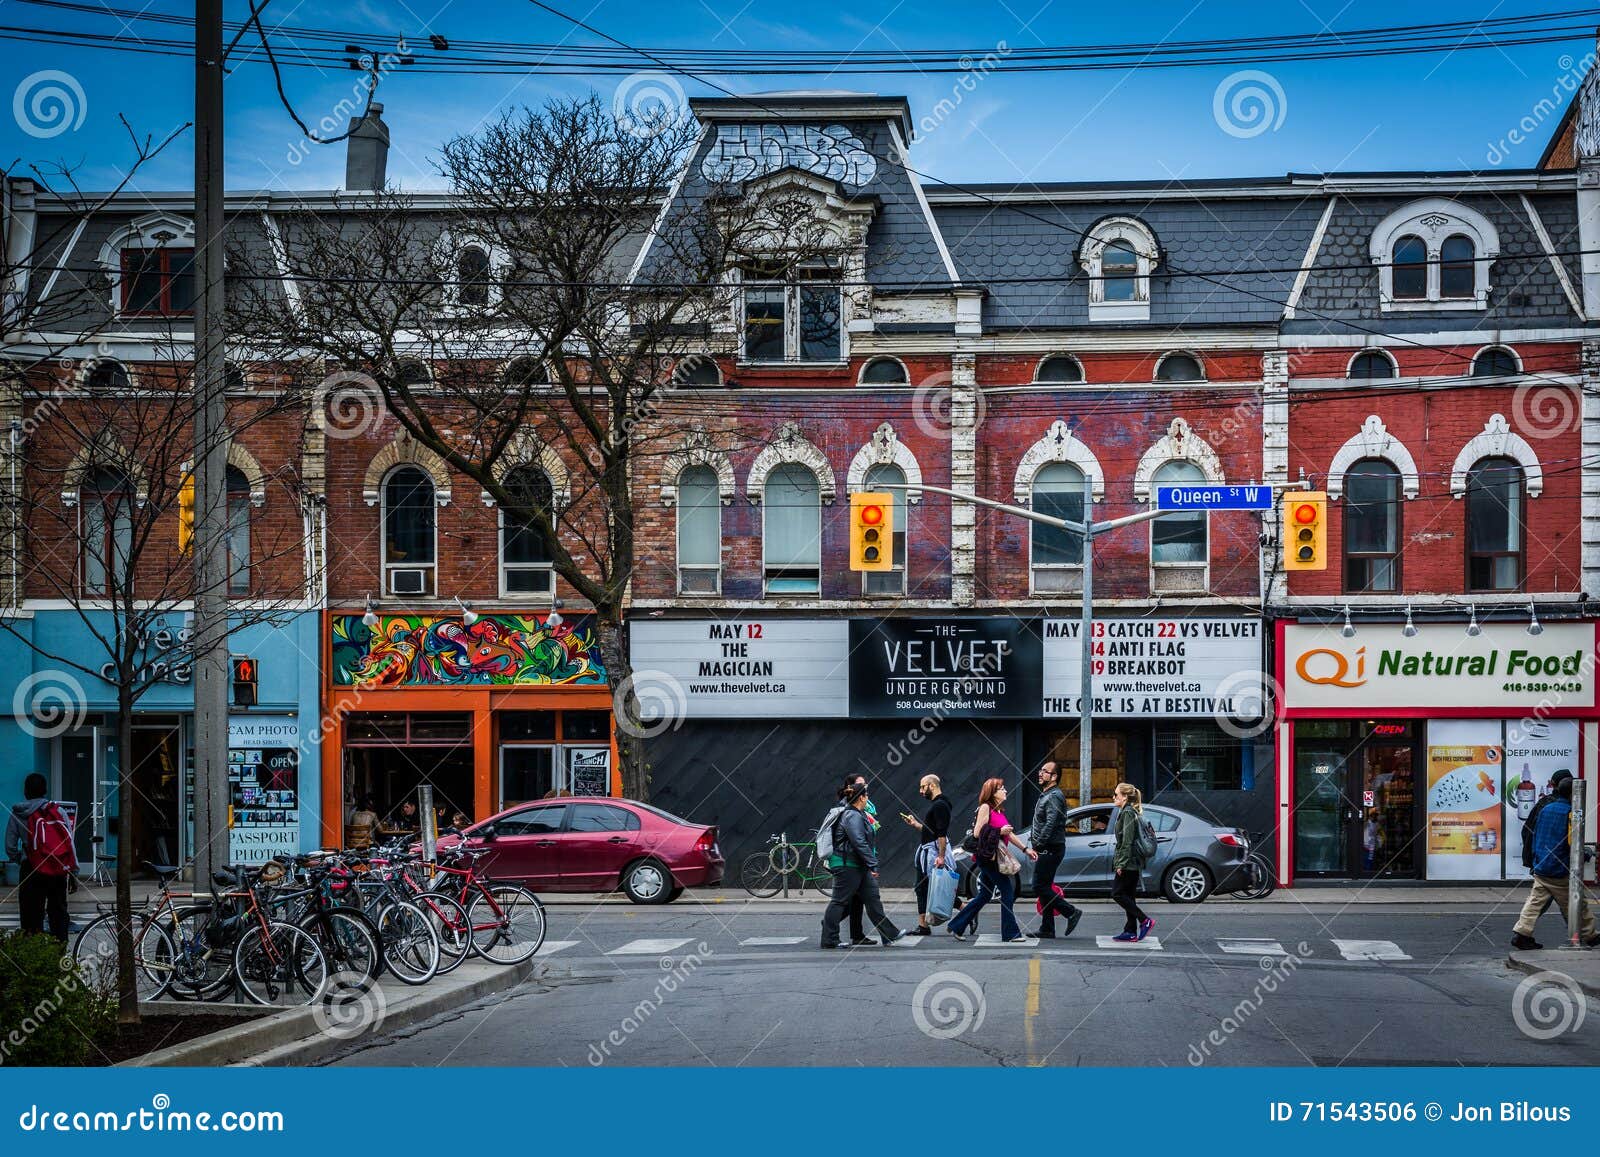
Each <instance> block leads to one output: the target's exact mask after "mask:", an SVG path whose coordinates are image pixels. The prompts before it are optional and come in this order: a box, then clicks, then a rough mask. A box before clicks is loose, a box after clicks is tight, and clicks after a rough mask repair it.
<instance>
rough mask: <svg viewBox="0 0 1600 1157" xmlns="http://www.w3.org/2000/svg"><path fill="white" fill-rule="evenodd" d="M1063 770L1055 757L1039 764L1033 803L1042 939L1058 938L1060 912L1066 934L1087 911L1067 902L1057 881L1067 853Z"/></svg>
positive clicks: (1032, 839)
mask: <svg viewBox="0 0 1600 1157" xmlns="http://www.w3.org/2000/svg"><path fill="white" fill-rule="evenodd" d="M1059 779H1060V771H1059V769H1058V768H1057V767H1056V764H1055V761H1054V760H1049V761H1046V762H1045V763H1044V764H1042V765H1040V767H1039V791H1040V793H1041V794H1040V796H1039V802H1038V803H1036V804H1034V806H1033V823H1032V824H1030V825H1029V829H1028V842H1029V843H1031V844H1032V845H1033V850H1034V851H1036V852H1038V853H1039V860H1038V862H1037V863H1036V864H1034V866H1033V891H1034V895H1035V896H1037V897H1038V904H1037V907H1038V909H1039V931H1038V933H1037V935H1038V937H1039V939H1041V940H1054V939H1055V938H1056V914H1057V913H1060V915H1061V917H1062V919H1064V920H1065V921H1066V922H1067V931H1066V935H1068V936H1071V935H1072V930H1073V929H1074V928H1076V927H1077V926H1078V921H1079V920H1080V919H1082V918H1083V910H1082V909H1081V908H1074V907H1073V906H1072V905H1071V904H1069V903H1067V899H1066V897H1065V896H1063V895H1062V894H1061V889H1060V887H1059V886H1058V885H1057V884H1056V869H1057V868H1059V867H1060V866H1061V858H1062V857H1063V856H1064V855H1066V854H1067V798H1066V796H1064V795H1062V794H1061V788H1060V786H1059V784H1058V780H1059Z"/></svg>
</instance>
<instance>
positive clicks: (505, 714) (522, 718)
mask: <svg viewBox="0 0 1600 1157" xmlns="http://www.w3.org/2000/svg"><path fill="white" fill-rule="evenodd" d="M499 718H500V739H501V741H502V742H506V743H513V742H517V741H519V740H529V739H554V738H555V737H556V713H555V712H554V711H502V712H500V716H499ZM523 798H527V797H523Z"/></svg>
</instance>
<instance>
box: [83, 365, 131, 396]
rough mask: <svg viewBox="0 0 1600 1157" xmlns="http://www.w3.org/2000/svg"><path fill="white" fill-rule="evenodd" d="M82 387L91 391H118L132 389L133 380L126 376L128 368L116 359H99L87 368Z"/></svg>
mask: <svg viewBox="0 0 1600 1157" xmlns="http://www.w3.org/2000/svg"><path fill="white" fill-rule="evenodd" d="M84 385H86V386H88V387H89V389H91V390H106V391H120V390H128V389H132V388H133V379H132V378H131V377H129V376H128V367H127V366H125V365H123V364H122V363H121V362H119V361H117V359H116V358H100V359H99V360H98V361H96V362H95V363H94V364H93V365H92V366H90V367H89V372H88V374H87V375H85V378H84Z"/></svg>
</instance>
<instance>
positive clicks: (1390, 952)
mask: <svg viewBox="0 0 1600 1157" xmlns="http://www.w3.org/2000/svg"><path fill="white" fill-rule="evenodd" d="M1333 945H1334V947H1335V948H1337V949H1338V950H1339V955H1340V956H1343V957H1344V958H1345V959H1346V960H1410V959H1411V957H1409V956H1407V955H1406V954H1405V953H1404V952H1402V951H1400V945H1398V944H1396V943H1395V942H1394V941H1393V940H1335V941H1334V942H1333Z"/></svg>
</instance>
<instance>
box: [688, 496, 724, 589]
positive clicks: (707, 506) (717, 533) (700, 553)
mask: <svg viewBox="0 0 1600 1157" xmlns="http://www.w3.org/2000/svg"><path fill="white" fill-rule="evenodd" d="M721 589H722V491H721V487H720V486H719V485H718V482H717V472H716V471H715V470H713V469H712V468H711V467H710V466H706V465H699V466H689V467H686V468H685V469H684V470H683V471H682V473H680V474H679V475H678V593H679V594H683V595H714V594H716V593H718V592H719V591H720V590H721Z"/></svg>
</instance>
